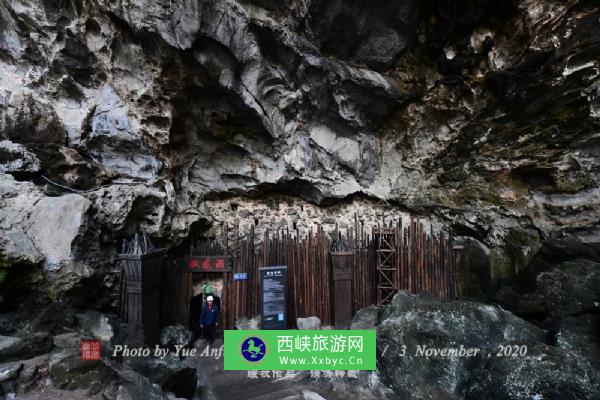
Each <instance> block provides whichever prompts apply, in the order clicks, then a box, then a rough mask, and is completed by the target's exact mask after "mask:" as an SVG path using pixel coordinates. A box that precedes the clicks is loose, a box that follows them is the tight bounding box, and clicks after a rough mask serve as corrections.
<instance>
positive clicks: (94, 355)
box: [79, 340, 102, 360]
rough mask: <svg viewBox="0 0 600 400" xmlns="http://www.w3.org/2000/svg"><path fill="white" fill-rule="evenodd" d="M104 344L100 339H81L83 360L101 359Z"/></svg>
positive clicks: (80, 346)
mask: <svg viewBox="0 0 600 400" xmlns="http://www.w3.org/2000/svg"><path fill="white" fill-rule="evenodd" d="M101 348H102V344H101V343H100V341H99V340H81V341H80V342H79V357H80V358H81V359H82V360H100V359H101V358H102V354H101Z"/></svg>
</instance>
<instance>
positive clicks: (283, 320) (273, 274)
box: [259, 266, 288, 329]
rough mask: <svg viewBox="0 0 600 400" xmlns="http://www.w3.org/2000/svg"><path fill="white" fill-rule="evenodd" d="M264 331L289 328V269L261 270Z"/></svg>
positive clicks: (268, 268)
mask: <svg viewBox="0 0 600 400" xmlns="http://www.w3.org/2000/svg"><path fill="white" fill-rule="evenodd" d="M259 273H260V283H261V285H260V287H261V291H262V293H261V300H262V302H261V305H262V307H261V311H262V315H261V317H262V319H261V327H262V329H286V328H287V311H286V309H287V307H286V301H287V283H288V282H287V267H286V266H280V267H262V268H259Z"/></svg>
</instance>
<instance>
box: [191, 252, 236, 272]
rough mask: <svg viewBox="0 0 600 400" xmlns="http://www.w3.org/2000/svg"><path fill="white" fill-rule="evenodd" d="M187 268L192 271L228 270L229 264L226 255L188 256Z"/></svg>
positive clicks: (229, 268) (229, 269)
mask: <svg viewBox="0 0 600 400" xmlns="http://www.w3.org/2000/svg"><path fill="white" fill-rule="evenodd" d="M187 269H188V270H189V271H192V272H228V271H231V266H230V263H229V257H227V256H210V257H209V256H206V257H190V258H189V259H188V262H187Z"/></svg>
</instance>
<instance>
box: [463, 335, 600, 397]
mask: <svg viewBox="0 0 600 400" xmlns="http://www.w3.org/2000/svg"><path fill="white" fill-rule="evenodd" d="M599 393H600V372H599V371H598V370H595V369H594V368H593V367H592V366H591V364H590V362H589V361H588V360H586V359H584V358H582V357H580V356H578V355H576V354H574V353H571V352H570V351H565V350H564V349H561V348H557V347H552V346H547V345H544V344H535V345H532V346H529V347H528V349H527V355H525V356H520V357H494V356H491V357H489V358H487V359H484V360H482V361H481V362H480V363H479V364H478V366H477V367H476V368H475V369H474V370H473V371H471V374H470V379H469V380H468V386H467V390H466V393H465V399H466V400H475V399H494V400H517V399H540V400H541V399H553V400H572V399H581V400H584V399H586V400H596V399H598V394H599Z"/></svg>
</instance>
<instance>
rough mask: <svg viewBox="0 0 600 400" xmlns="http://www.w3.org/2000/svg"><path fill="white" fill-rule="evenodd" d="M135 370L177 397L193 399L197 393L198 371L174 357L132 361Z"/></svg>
mask: <svg viewBox="0 0 600 400" xmlns="http://www.w3.org/2000/svg"><path fill="white" fill-rule="evenodd" d="M132 366H133V369H134V370H135V371H136V372H138V373H140V374H142V375H144V376H146V377H147V378H148V379H150V380H151V381H152V382H155V383H157V384H159V385H160V386H161V387H162V388H163V390H165V391H168V392H172V393H174V394H175V395H176V396H177V397H184V398H186V399H192V398H193V397H194V394H195V392H196V381H197V378H196V369H195V368H192V367H189V366H185V365H184V364H183V363H182V361H181V360H180V359H179V358H177V357H174V356H170V355H168V356H166V357H163V358H160V359H158V358H141V359H135V360H132Z"/></svg>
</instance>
